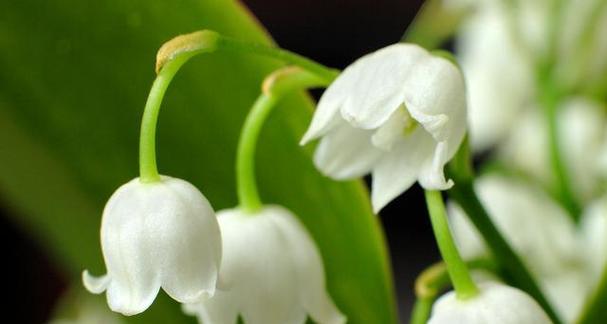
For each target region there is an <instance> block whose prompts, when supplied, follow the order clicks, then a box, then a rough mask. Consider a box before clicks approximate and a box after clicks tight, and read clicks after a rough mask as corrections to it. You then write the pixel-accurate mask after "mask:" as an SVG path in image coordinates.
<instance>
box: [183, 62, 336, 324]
mask: <svg viewBox="0 0 607 324" xmlns="http://www.w3.org/2000/svg"><path fill="white" fill-rule="evenodd" d="M329 82H330V81H329V80H326V79H323V78H321V77H319V76H318V75H315V74H312V73H310V72H307V71H305V70H302V69H301V68H298V67H286V68H283V69H280V70H277V71H275V72H274V73H272V74H271V75H269V76H268V77H267V78H266V79H265V80H264V83H263V87H262V90H263V92H262V94H261V95H260V97H259V98H258V100H257V101H256V102H255V104H254V106H253V108H252V109H251V111H250V112H249V114H248V116H247V118H246V120H245V124H244V126H243V129H242V133H241V136H240V140H239V144H238V152H237V158H236V165H237V167H236V171H237V173H236V179H237V187H238V199H239V204H240V206H239V207H238V208H235V209H229V210H223V211H220V212H218V220H219V225H220V228H221V233H222V239H223V260H222V263H221V272H220V278H221V282H222V286H221V287H220V289H219V290H218V291H217V293H216V294H215V296H214V297H213V298H210V299H206V300H200V301H198V302H196V303H186V304H185V305H184V307H183V308H184V311H185V312H186V313H188V314H191V315H196V316H197V317H198V319H199V320H200V322H202V323H216V324H224V323H225V324H232V323H235V322H236V320H237V318H238V317H239V316H240V317H241V318H242V319H243V320H244V321H245V323H250V324H282V323H292V324H302V323H305V322H306V319H307V318H308V316H309V317H311V318H312V319H313V320H314V321H316V322H318V323H321V324H341V323H345V317H344V316H343V315H342V314H341V313H340V311H339V310H338V309H337V307H336V306H335V304H334V303H333V301H332V300H331V297H330V296H329V294H328V293H327V291H326V287H325V274H324V266H323V263H322V258H321V256H320V253H319V251H318V248H317V247H316V245H315V243H314V241H313V239H312V238H311V237H310V235H309V234H308V232H307V231H306V229H305V227H304V226H303V225H302V224H301V223H300V222H299V220H298V219H297V217H295V215H293V214H292V213H291V212H290V211H289V210H287V209H285V208H283V207H281V206H273V205H264V204H263V203H262V202H261V199H260V198H259V193H258V191H257V184H256V181H255V171H254V160H255V154H254V153H255V147H256V144H257V140H258V138H259V133H260V131H261V128H262V126H263V123H264V122H265V120H266V119H267V117H268V115H269V114H270V112H271V111H272V109H273V108H274V107H275V105H276V103H277V102H278V101H279V100H280V99H281V98H282V97H283V96H284V95H286V94H287V93H289V92H291V91H294V90H298V89H305V88H308V87H318V86H325V85H326V84H327V83H329Z"/></svg>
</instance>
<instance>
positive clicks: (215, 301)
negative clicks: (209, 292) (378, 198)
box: [184, 206, 345, 324]
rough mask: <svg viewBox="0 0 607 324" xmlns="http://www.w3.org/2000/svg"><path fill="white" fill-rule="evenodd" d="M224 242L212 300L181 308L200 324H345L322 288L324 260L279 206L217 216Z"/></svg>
mask: <svg viewBox="0 0 607 324" xmlns="http://www.w3.org/2000/svg"><path fill="white" fill-rule="evenodd" d="M217 216H218V219H219V226H220V228H221V233H222V238H223V259H222V264H221V273H220V278H221V280H220V282H221V285H220V286H219V288H218V290H217V292H216V294H215V296H214V297H212V298H210V299H207V300H202V301H200V302H198V303H194V304H186V305H184V311H185V312H186V313H188V314H191V315H196V316H197V317H198V318H199V320H200V322H201V323H213V324H234V323H236V320H237V318H238V316H240V317H242V319H243V320H244V322H245V323H247V324H287V323H290V324H301V323H305V322H306V318H307V317H308V316H309V317H310V318H312V319H313V320H314V321H315V322H317V323H321V324H333V323H335V324H339V323H344V322H345V318H344V316H343V315H342V314H341V313H340V312H339V310H338V309H337V308H336V306H335V305H334V303H333V301H332V300H331V297H330V296H329V295H328V293H327V291H326V288H325V274H324V268H323V263H322V259H321V257H320V254H319V252H318V249H317V248H316V245H315V244H314V241H313V240H312V238H311V237H310V235H309V234H308V233H307V231H306V229H305V228H304V227H303V225H302V224H301V223H300V222H299V220H298V219H297V218H296V217H295V216H294V215H293V214H292V213H291V212H289V211H288V210H286V209H284V208H282V207H279V206H265V207H264V208H263V209H262V210H261V211H259V212H257V213H255V214H248V213H245V212H244V211H242V210H240V209H230V210H223V211H220V212H218V213H217Z"/></svg>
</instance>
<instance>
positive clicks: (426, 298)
mask: <svg viewBox="0 0 607 324" xmlns="http://www.w3.org/2000/svg"><path fill="white" fill-rule="evenodd" d="M518 4H519V5H518V6H511V5H507V4H505V3H502V2H499V1H482V2H481V1H449V2H447V7H449V8H458V9H457V10H470V11H469V12H468V14H467V15H466V16H465V17H466V19H464V21H463V23H462V24H461V26H460V29H459V31H458V34H457V39H456V49H457V54H458V56H459V58H460V59H459V61H460V62H461V66H462V68H461V69H460V66H459V65H458V63H456V62H455V58H453V57H452V56H451V55H450V54H448V53H445V52H441V51H429V50H427V49H424V48H422V47H421V46H419V45H415V44H410V43H399V44H393V45H390V46H387V47H384V48H382V49H379V50H377V51H375V52H373V53H370V54H367V55H365V56H363V57H361V58H359V59H358V60H356V61H355V62H353V63H352V64H351V65H350V66H348V67H347V68H346V69H345V70H344V71H343V72H341V73H337V72H335V70H331V69H328V68H325V67H323V66H321V65H319V64H317V63H315V62H311V61H309V60H307V59H305V58H302V57H299V56H297V55H295V54H293V53H290V52H286V51H282V50H278V49H274V48H265V47H262V46H261V45H255V46H252V45H250V44H249V45H242V43H239V42H234V41H233V40H230V39H227V38H222V36H221V35H219V34H217V33H215V32H211V31H202V32H197V33H193V34H190V35H184V36H180V37H178V38H176V39H174V40H173V41H171V42H169V43H167V44H165V46H163V48H162V49H161V51H160V52H159V61H158V62H159V64H158V65H157V69H158V73H159V76H158V78H157V79H156V81H155V83H154V86H153V88H152V91H151V93H150V99H149V100H148V104H147V105H146V111H145V113H144V118H143V120H144V122H143V123H142V132H141V134H142V138H141V145H140V150H141V151H140V157H141V159H140V167H141V170H140V171H141V172H140V177H139V178H136V179H134V180H132V181H131V182H129V183H127V184H125V185H123V186H122V187H120V188H119V189H118V190H117V191H116V192H115V193H114V194H113V195H112V197H111V198H110V200H109V201H108V203H107V205H106V207H105V210H104V212H103V220H102V226H101V246H102V250H103V256H104V259H105V263H106V266H107V274H106V275H104V276H101V277H93V276H91V275H90V274H89V273H88V271H85V272H84V273H83V282H84V285H85V286H86V288H87V289H88V290H89V291H91V292H93V293H102V292H104V291H106V292H107V301H108V304H109V307H110V308H111V309H112V310H114V311H116V312H120V313H122V314H124V315H134V314H138V313H141V312H143V311H144V310H146V309H147V308H148V307H149V306H150V305H151V304H152V303H153V301H154V299H155V297H156V295H157V294H158V292H159V290H160V288H162V289H163V290H164V291H165V292H166V293H167V294H168V295H169V296H170V297H172V298H173V299H174V300H176V301H178V302H180V303H181V304H182V309H183V311H184V312H185V313H187V314H190V315H193V316H196V317H197V318H198V320H199V321H200V322H201V323H219V324H232V323H236V322H237V321H238V320H239V319H242V320H243V321H244V322H246V323H252V324H281V323H305V322H306V321H307V320H308V318H310V319H312V320H314V321H315V322H318V323H326V324H340V323H345V322H346V315H344V314H342V313H341V311H340V310H339V309H338V305H339V300H337V303H336V302H335V301H334V300H333V299H332V298H331V296H330V294H329V292H328V291H327V284H326V278H325V271H324V264H323V258H322V251H320V250H319V248H318V247H317V245H316V242H315V238H314V237H313V236H312V235H311V234H310V233H308V230H307V229H306V227H305V226H304V225H303V224H302V223H301V222H300V220H299V218H298V217H297V216H296V215H295V214H293V213H292V212H291V211H289V210H288V209H287V208H285V207H282V206H279V205H268V204H263V203H261V199H260V198H259V194H258V192H257V187H256V181H255V176H254V151H255V145H256V143H257V140H258V135H259V133H260V129H261V125H262V124H263V122H264V121H265V118H266V117H267V116H268V114H269V112H270V111H271V109H272V107H273V106H274V105H275V104H276V102H278V101H279V99H281V97H282V96H284V95H286V94H287V93H288V92H290V91H295V90H300V89H306V88H311V87H317V86H327V87H328V88H327V89H326V91H325V92H324V93H323V95H322V97H321V98H320V101H319V103H318V106H317V108H316V111H315V113H314V116H313V118H312V120H311V123H310V125H309V127H308V129H307V131H306V132H305V134H304V135H303V138H302V139H301V142H300V143H301V145H305V144H307V143H309V142H311V141H314V140H319V143H318V145H317V147H316V149H315V153H314V156H313V163H314V165H315V166H316V168H317V169H318V170H319V172H320V173H322V174H323V175H325V176H327V177H330V178H332V179H334V180H347V179H355V178H360V177H362V176H365V175H367V174H371V176H372V193H371V197H370V198H371V204H372V206H373V210H374V211H375V213H378V212H379V211H380V210H382V208H384V207H385V206H386V205H387V204H389V203H390V202H391V201H393V200H394V199H395V198H397V197H398V196H399V195H401V194H402V193H403V192H405V191H407V190H408V189H409V188H410V187H411V186H413V185H414V184H415V183H418V184H419V185H420V186H421V187H422V188H423V189H424V191H425V198H426V204H427V207H428V214H429V216H430V221H431V224H432V229H433V231H434V235H435V237H436V241H437V245H438V248H439V251H440V253H441V256H442V259H443V263H441V264H439V265H437V266H435V267H432V268H430V269H429V271H427V272H425V273H424V274H422V275H421V276H420V278H419V279H418V282H416V290H418V291H417V293H418V297H419V300H418V302H419V303H420V305H421V306H419V307H417V306H416V307H415V312H416V313H415V314H414V316H413V318H414V322H415V323H421V322H428V323H431V324H444V323H489V322H491V323H504V324H506V323H523V324H525V323H530V324H531V323H551V322H555V323H560V322H567V323H569V322H573V321H575V320H576V319H577V318H579V317H580V316H585V315H584V313H583V312H584V310H585V309H592V306H593V305H590V306H588V304H586V303H585V302H586V301H587V300H589V298H588V296H592V295H593V294H595V290H596V289H597V288H596V287H599V288H600V289H604V290H605V291H607V283H606V284H602V282H603V281H605V277H604V276H605V274H606V273H607V272H605V263H606V262H607V245H606V244H607V239H606V237H607V202H606V200H607V198H605V197H606V196H603V195H604V188H603V182H604V181H603V180H604V177H605V175H607V133H606V132H605V126H606V125H607V114H606V112H605V109H604V108H605V107H604V106H605V105H604V99H605V98H604V97H601V96H600V94H601V93H602V92H601V90H602V91H603V92H604V93H602V94H603V96H604V95H605V94H606V93H607V86H606V84H607V78H605V77H604V76H603V75H601V73H598V72H597V71H603V72H605V71H607V59H606V57H607V55H590V54H592V53H595V54H596V53H603V54H605V53H606V52H607V46H606V44H607V39H605V37H604V35H602V34H600V33H596V32H594V31H590V29H589V27H588V25H587V21H590V22H591V23H592V24H594V25H590V27H593V26H594V27H596V26H600V27H604V26H605V23H606V22H607V5H602V2H600V1H591V0H587V1H581V4H580V5H578V4H577V2H575V3H574V1H564V2H563V3H562V4H561V5H555V4H551V1H549V0H542V1H527V2H520V3H518ZM472 8H473V10H472ZM559 10H560V11H559ZM559 23H567V24H570V26H571V28H568V29H567V30H566V31H563V35H562V36H561V35H555V34H554V30H553V29H552V27H554V26H556V25H558V24H559ZM603 34H604V33H603ZM545 40H548V41H545ZM226 44H228V45H226ZM576 45H579V46H576ZM221 46H227V47H229V48H230V50H232V51H234V50H236V49H244V50H247V51H248V50H251V51H258V52H259V53H261V54H263V55H268V56H271V57H274V58H280V59H283V60H285V61H286V62H287V63H291V64H293V65H296V66H290V67H287V68H284V69H280V70H278V71H276V72H275V73H273V74H271V75H270V76H269V77H268V78H267V79H266V80H265V82H264V84H263V87H262V94H261V95H260V97H259V99H258V100H257V101H256V102H255V104H254V105H253V108H252V109H251V111H250V112H249V115H248V117H247V119H246V121H245V124H244V126H243V130H242V133H241V138H240V142H239V145H238V149H237V161H236V171H237V176H236V178H237V191H238V193H237V195H238V199H239V205H238V207H236V208H232V209H225V210H221V211H218V212H217V214H215V211H214V210H213V208H212V207H211V204H210V203H209V202H208V201H207V199H206V198H205V197H204V195H203V194H202V193H201V192H200V191H198V189H196V188H195V187H194V186H193V185H191V184H190V183H188V182H186V181H184V180H180V179H176V178H171V177H167V176H160V175H159V174H158V172H157V170H156V161H155V151H154V145H155V142H154V131H155V125H156V119H157V116H158V109H159V106H160V101H161V100H162V96H163V94H164V91H165V90H166V88H167V86H168V83H169V82H170V80H171V79H172V77H173V76H174V74H175V73H176V72H177V70H179V68H180V67H181V65H183V64H184V63H185V61H187V60H188V59H189V58H190V57H192V56H193V55H195V54H198V53H206V52H210V51H216V50H218V49H220V47H221ZM259 53H258V54H259ZM589 53H590V54H589ZM595 56H596V57H595ZM601 82H603V83H605V84H601ZM597 84H598V85H597ZM601 87H602V88H601ZM596 88H598V89H599V90H597V91H598V93H599V95H591V93H595V94H596V93H597V91H595V90H596ZM593 91H594V92H593ZM468 102H469V105H468ZM468 124H470V136H469V138H470V141H466V140H465V138H466V134H467V131H468ZM469 143H470V146H471V148H472V153H471V151H470V150H469V149H468V144H469ZM474 152H483V153H485V154H484V155H483V156H482V159H480V162H479V163H478V164H480V165H481V166H482V167H483V171H482V173H481V175H480V176H478V177H475V175H474V170H473V169H474V166H473V163H472V161H473V156H471V154H473V153H474ZM447 166H449V169H448V172H446V171H445V170H446V168H447ZM319 176H320V175H319ZM442 191H448V192H447V194H448V195H449V202H448V204H447V206H448V207H445V203H444V198H443V193H442ZM447 214H448V215H447ZM447 216H448V217H447ZM481 261H482V262H481ZM479 264H482V265H479ZM487 264H490V266H489V265H487ZM471 267H472V268H482V269H483V270H491V271H492V275H491V276H490V279H486V280H479V278H478V277H475V276H473V275H472V274H471V272H470V271H469V268H471ZM437 269H438V270H437ZM441 269H442V270H444V271H443V272H442V273H441V271H442V270H441ZM474 270H476V269H474ZM441 274H442V277H441ZM445 278H448V280H446V279H445ZM445 282H448V284H450V285H451V286H452V287H453V291H451V292H448V293H446V294H445V295H443V296H442V297H440V298H438V299H437V297H438V295H437V294H438V291H441V290H443V289H444V288H447V286H448V285H447V284H445ZM605 282H607V281H605ZM603 285H605V287H602V286H603ZM437 286H438V287H437ZM418 287H421V288H418ZM601 287H602V288H601ZM605 294H607V292H605ZM435 299H436V301H435ZM428 302H430V304H424V303H428ZM591 302H592V300H591ZM597 304H598V305H599V306H600V303H597ZM430 306H431V307H430ZM595 307H596V306H595ZM430 309H431V310H432V311H431V312H430ZM417 312H419V313H417ZM424 312H425V313H424ZM430 313H431V314H430ZM580 314H582V315H580Z"/></svg>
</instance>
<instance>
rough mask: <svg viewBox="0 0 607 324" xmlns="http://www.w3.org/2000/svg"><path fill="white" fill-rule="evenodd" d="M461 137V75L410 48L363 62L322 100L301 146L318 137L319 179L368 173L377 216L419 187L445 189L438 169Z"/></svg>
mask: <svg viewBox="0 0 607 324" xmlns="http://www.w3.org/2000/svg"><path fill="white" fill-rule="evenodd" d="M465 132H466V94H465V87H464V80H463V76H462V74H461V72H460V70H459V68H458V67H457V66H455V65H454V64H453V63H452V62H450V61H449V60H447V59H445V58H442V57H439V56H435V55H432V54H431V53H429V52H428V51H426V50H425V49H423V48H421V47H419V46H417V45H413V44H395V45H391V46H388V47H385V48H382V49H380V50H378V51H376V52H374V53H371V54H368V55H366V56H363V57H362V58H360V59H359V60H357V61H356V62H354V63H353V64H352V65H350V66H349V67H347V68H346V69H345V70H344V71H343V73H342V74H341V75H340V76H339V77H338V78H337V79H336V80H335V82H333V84H331V86H329V88H328V89H327V91H326V92H325V93H324V94H323V96H322V98H321V99H320V102H319V104H318V108H317V110H316V113H315V114H314V118H313V120H312V123H311V125H310V127H309V129H308V131H307V132H306V134H305V135H304V138H303V139H302V143H306V142H308V141H310V140H313V139H316V138H320V137H322V140H321V142H320V144H319V146H318V149H317V150H316V154H315V157H314V162H315V164H316V166H317V167H318V169H320V171H321V172H323V173H324V174H325V175H328V176H330V177H332V178H334V179H350V178H356V177H360V176H363V175H365V174H367V173H370V172H372V173H373V192H372V202H373V207H374V209H375V211H379V210H380V209H381V208H382V207H384V206H385V205H386V204H387V203H389V202H390V201H391V200H392V199H394V198H395V197H397V196H398V195H399V194H401V193H402V192H403V191H405V190H407V189H408V188H409V187H410V186H411V185H412V184H413V183H415V182H416V181H419V183H420V184H421V185H422V187H424V188H426V189H433V190H444V189H448V188H449V187H451V185H452V182H451V181H447V180H445V177H444V174H443V167H444V165H445V164H446V163H447V162H448V161H449V160H450V159H451V158H452V157H453V155H454V154H455V152H456V151H457V149H458V148H459V145H460V143H461V142H462V139H463V137H464V134H465Z"/></svg>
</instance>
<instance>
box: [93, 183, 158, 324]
mask: <svg viewBox="0 0 607 324" xmlns="http://www.w3.org/2000/svg"><path fill="white" fill-rule="evenodd" d="M159 187H160V186H157V185H147V184H142V183H140V182H139V179H134V180H133V181H131V182H129V183H127V184H125V185H123V186H122V187H120V188H119V189H118V190H117V191H116V192H115V193H114V195H112V197H111V198H110V200H109V201H108V203H107V205H106V207H105V210H104V212H103V221H102V225H101V246H102V248H103V256H104V258H105V263H106V266H107V269H108V276H110V277H111V278H112V280H111V281H110V283H109V285H108V287H107V299H108V304H109V306H110V308H111V309H112V310H113V311H116V312H120V313H122V314H124V315H134V314H138V313H141V312H143V311H144V310H145V309H147V308H148V307H149V306H150V305H151V304H152V302H153V301H154V298H155V297H156V294H157V293H158V290H159V289H160V274H159V273H158V269H157V267H156V265H155V263H154V261H153V260H154V259H155V255H156V250H155V246H156V243H155V242H156V240H157V239H156V237H155V236H154V234H155V231H154V229H155V228H156V227H155V226H154V223H153V222H150V220H153V219H154V217H149V216H150V214H154V213H159V212H160V211H159V210H157V208H162V205H163V203H162V199H160V197H161V196H158V195H157V192H158V188H159ZM142 188H143V190H142Z"/></svg>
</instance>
